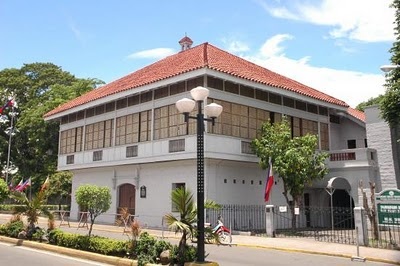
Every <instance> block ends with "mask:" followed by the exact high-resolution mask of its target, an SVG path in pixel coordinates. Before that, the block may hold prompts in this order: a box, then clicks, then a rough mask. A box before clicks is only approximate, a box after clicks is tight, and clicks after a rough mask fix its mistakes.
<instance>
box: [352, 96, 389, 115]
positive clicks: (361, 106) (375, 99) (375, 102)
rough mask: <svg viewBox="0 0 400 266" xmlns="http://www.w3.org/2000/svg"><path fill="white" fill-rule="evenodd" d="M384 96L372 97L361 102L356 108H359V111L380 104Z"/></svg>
mask: <svg viewBox="0 0 400 266" xmlns="http://www.w3.org/2000/svg"><path fill="white" fill-rule="evenodd" d="M382 98H383V95H379V96H378V97H373V98H370V99H369V100H368V101H365V102H361V103H359V104H358V105H357V106H356V109H357V110H359V111H362V112H364V110H365V107H368V106H372V105H379V104H380V102H381V100H382Z"/></svg>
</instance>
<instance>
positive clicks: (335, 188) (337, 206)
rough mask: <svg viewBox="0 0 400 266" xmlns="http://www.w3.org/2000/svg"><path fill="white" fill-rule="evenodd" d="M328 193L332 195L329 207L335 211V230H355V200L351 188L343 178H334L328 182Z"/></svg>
mask: <svg viewBox="0 0 400 266" xmlns="http://www.w3.org/2000/svg"><path fill="white" fill-rule="evenodd" d="M326 190H327V192H328V193H329V195H330V198H331V199H330V202H329V207H330V209H331V212H332V211H333V217H332V218H333V222H334V227H335V228H349V229H350V228H351V229H353V228H354V200H353V198H352V196H351V193H350V191H351V186H350V184H349V182H348V181H347V179H345V178H343V177H333V178H331V179H330V180H329V181H328V185H327V189H326Z"/></svg>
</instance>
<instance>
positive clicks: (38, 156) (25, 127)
mask: <svg viewBox="0 0 400 266" xmlns="http://www.w3.org/2000/svg"><path fill="white" fill-rule="evenodd" d="M99 84H102V82H101V81H99V80H96V79H79V78H76V77H75V76H74V75H72V74H71V73H69V72H67V71H63V70H62V69H61V67H59V66H56V65H54V64H52V63H32V64H24V65H23V66H22V67H21V68H20V69H15V68H10V69H3V70H2V71H0V104H1V105H3V104H4V103H5V101H6V99H7V98H8V97H9V96H11V95H14V97H15V100H16V101H17V103H18V109H17V112H18V113H19V114H18V116H17V120H16V124H15V125H16V128H17V129H18V130H19V132H18V133H17V134H16V135H15V136H14V137H13V140H12V145H11V161H12V163H13V165H15V166H17V167H18V169H19V172H18V173H17V175H18V176H19V177H23V176H24V177H31V179H32V181H33V182H32V186H33V187H34V188H33V189H34V190H36V189H37V188H38V186H39V185H40V184H41V183H42V182H43V180H44V179H45V178H46V176H49V175H51V174H53V173H54V172H55V171H56V162H57V153H58V131H59V125H58V123H56V122H45V121H44V119H43V115H44V114H45V113H47V112H49V111H50V110H52V109H54V108H56V107H57V106H58V105H60V104H62V103H65V102H67V101H69V100H72V99H74V98H76V97H78V96H80V95H82V94H83V93H86V92H88V91H90V90H93V89H95V88H96V87H97V86H98V85H99ZM8 126H9V124H5V125H2V126H1V130H0V150H2V151H5V150H7V144H8V136H7V135H6V134H5V133H4V129H5V128H6V127H8ZM6 159H7V153H5V152H3V153H0V161H1V162H2V164H1V165H2V167H4V165H6V164H5V163H3V162H5V161H6Z"/></svg>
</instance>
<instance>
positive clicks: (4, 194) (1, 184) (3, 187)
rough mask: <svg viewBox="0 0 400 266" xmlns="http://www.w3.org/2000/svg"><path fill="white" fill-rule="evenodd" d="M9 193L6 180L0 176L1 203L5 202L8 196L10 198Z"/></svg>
mask: <svg viewBox="0 0 400 266" xmlns="http://www.w3.org/2000/svg"><path fill="white" fill-rule="evenodd" d="M9 194H10V190H9V189H8V186H7V184H6V181H4V179H1V178H0V203H1V202H3V201H4V200H5V199H6V198H8V195H9Z"/></svg>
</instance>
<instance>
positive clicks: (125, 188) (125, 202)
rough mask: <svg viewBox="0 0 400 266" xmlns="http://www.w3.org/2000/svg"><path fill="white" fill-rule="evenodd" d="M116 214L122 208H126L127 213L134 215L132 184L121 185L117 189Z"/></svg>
mask: <svg viewBox="0 0 400 266" xmlns="http://www.w3.org/2000/svg"><path fill="white" fill-rule="evenodd" d="M118 195H119V200H118V213H119V212H120V210H121V209H122V208H127V209H128V211H129V213H130V214H132V215H134V214H135V202H136V188H135V186H134V185H132V184H123V185H121V186H119V189H118Z"/></svg>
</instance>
